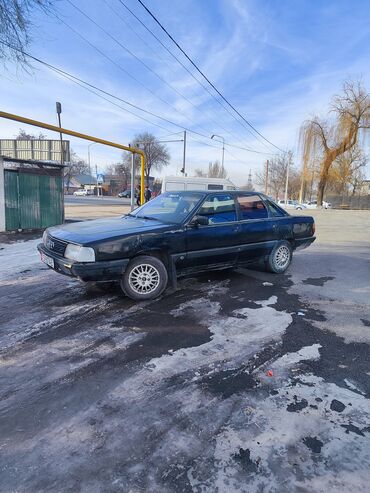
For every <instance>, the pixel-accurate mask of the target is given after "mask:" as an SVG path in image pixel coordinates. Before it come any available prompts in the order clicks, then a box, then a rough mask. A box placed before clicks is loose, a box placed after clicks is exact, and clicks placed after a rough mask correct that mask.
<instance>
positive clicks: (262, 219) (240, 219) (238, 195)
mask: <svg viewBox="0 0 370 493" xmlns="http://www.w3.org/2000/svg"><path fill="white" fill-rule="evenodd" d="M253 195H256V196H257V197H259V198H260V200H261V202H262V203H263V205H264V206H265V209H266V212H267V216H266V217H255V218H248V219H243V217H242V212H241V208H240V203H239V201H238V198H239V197H250V196H251V195H250V194H243V193H238V194H235V202H236V207H237V212H238V218H239V219H238V221H239V222H241V223H246V222H252V221H253V222H256V221H265V220H266V219H270V217H272V216H270V210H269V208H268V207H267V205H266V203H265V201H264V200H263V197H261V195H260V194H259V193H258V192H254V193H253Z"/></svg>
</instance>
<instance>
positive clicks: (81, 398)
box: [0, 211, 370, 493]
mask: <svg viewBox="0 0 370 493" xmlns="http://www.w3.org/2000/svg"><path fill="white" fill-rule="evenodd" d="M313 214H314V215H315V217H316V221H317V237H318V240H317V242H316V243H315V244H314V245H313V246H312V247H310V248H309V249H307V250H304V251H302V252H297V253H296V255H295V258H294V261H293V264H292V266H291V267H290V268H289V270H288V271H287V273H286V275H280V276H277V275H273V274H268V273H265V272H261V271H252V270H237V271H233V272H230V271H228V272H218V273H211V274H202V275H200V276H198V277H194V278H187V279H183V280H182V281H181V282H180V283H179V288H178V290H177V291H176V292H174V293H170V292H167V293H165V295H164V296H162V297H161V298H160V299H159V300H156V301H150V302H143V303H135V302H133V301H131V300H128V299H127V298H124V297H123V296H122V295H121V294H120V293H119V291H118V290H117V289H115V288H114V287H113V288H112V289H111V290H110V292H108V293H105V294H104V293H101V292H99V291H98V290H96V289H95V290H94V289H91V290H86V289H85V287H84V286H83V285H81V284H80V283H79V282H78V281H74V280H70V279H68V278H64V277H62V276H60V275H57V274H55V273H53V272H52V271H50V270H47V268H46V267H44V266H43V265H42V264H40V263H39V261H38V256H37V253H36V252H35V245H36V243H37V241H38V240H36V239H33V240H29V241H25V242H16V243H12V244H2V245H0V248H1V250H0V260H1V268H0V299H1V302H0V303H1V312H0V345H1V353H0V491H1V492H6V493H9V492H17V493H20V492H48V493H49V492H71V493H72V492H73V493H76V492H81V493H84V492H89V493H93V492H132V493H134V492H135V493H138V492H150V493H157V492H158V493H166V492H196V493H203V492H219V493H226V492H227V493H229V492H248V493H249V492H254V491H256V492H262V491H263V492H281V491H284V492H285V491H286V492H297V491H299V492H311V491H315V492H321V491H322V492H325V493H327V492H330V491H350V490H351V491H356V492H362V491H363V492H365V491H368V482H369V470H370V447H369V434H370V420H369V417H370V411H369V400H368V399H369V395H370V383H369V380H370V365H369V360H370V357H369V356H370V352H369V343H370V212H369V211H358V212H356V211H313Z"/></svg>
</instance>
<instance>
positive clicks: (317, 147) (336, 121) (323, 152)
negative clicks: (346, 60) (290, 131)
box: [299, 81, 370, 204]
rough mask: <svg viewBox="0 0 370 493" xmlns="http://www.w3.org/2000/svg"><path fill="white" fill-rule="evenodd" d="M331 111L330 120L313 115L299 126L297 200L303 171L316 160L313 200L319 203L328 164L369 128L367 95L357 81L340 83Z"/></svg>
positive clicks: (368, 98) (349, 147) (353, 144)
mask: <svg viewBox="0 0 370 493" xmlns="http://www.w3.org/2000/svg"><path fill="white" fill-rule="evenodd" d="M331 113H333V115H334V118H332V119H331V120H321V119H320V118H318V117H315V118H313V119H312V120H308V121H306V122H304V123H303V125H302V127H301V130H300V136H299V140H300V147H301V150H302V158H303V179H302V187H301V193H300V195H301V196H300V200H302V199H303V197H302V195H303V194H304V186H305V176H306V175H307V170H308V169H309V168H310V166H311V165H312V163H313V162H315V160H317V159H319V161H320V174H319V182H318V187H317V202H318V203H319V204H321V203H322V200H323V197H324V193H325V187H326V184H327V182H328V178H329V172H330V168H331V166H332V164H333V163H334V162H335V160H336V159H337V158H338V157H339V156H341V155H342V154H344V153H345V152H347V151H348V150H349V149H352V148H353V147H354V146H355V145H356V144H357V143H358V142H359V140H360V139H364V138H365V135H366V133H367V131H368V130H369V129H370V94H369V93H368V92H366V90H365V88H364V87H363V86H362V84H361V83H360V82H353V81H347V82H344V84H343V93H342V94H340V95H337V96H334V98H333V100H332V103H331Z"/></svg>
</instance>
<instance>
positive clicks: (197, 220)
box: [190, 216, 209, 226]
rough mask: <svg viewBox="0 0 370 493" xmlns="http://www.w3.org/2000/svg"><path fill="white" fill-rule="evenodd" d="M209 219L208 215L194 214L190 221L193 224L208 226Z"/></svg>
mask: <svg viewBox="0 0 370 493" xmlns="http://www.w3.org/2000/svg"><path fill="white" fill-rule="evenodd" d="M208 224H209V219H208V217H206V216H194V217H193V219H192V220H191V221H190V225H191V226H208Z"/></svg>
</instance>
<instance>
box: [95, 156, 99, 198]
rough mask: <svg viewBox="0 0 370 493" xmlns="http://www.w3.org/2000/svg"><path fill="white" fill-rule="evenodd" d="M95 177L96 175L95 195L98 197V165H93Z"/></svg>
mask: <svg viewBox="0 0 370 493" xmlns="http://www.w3.org/2000/svg"><path fill="white" fill-rule="evenodd" d="M95 175H96V193H97V196H98V197H99V182H98V165H97V164H95Z"/></svg>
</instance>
